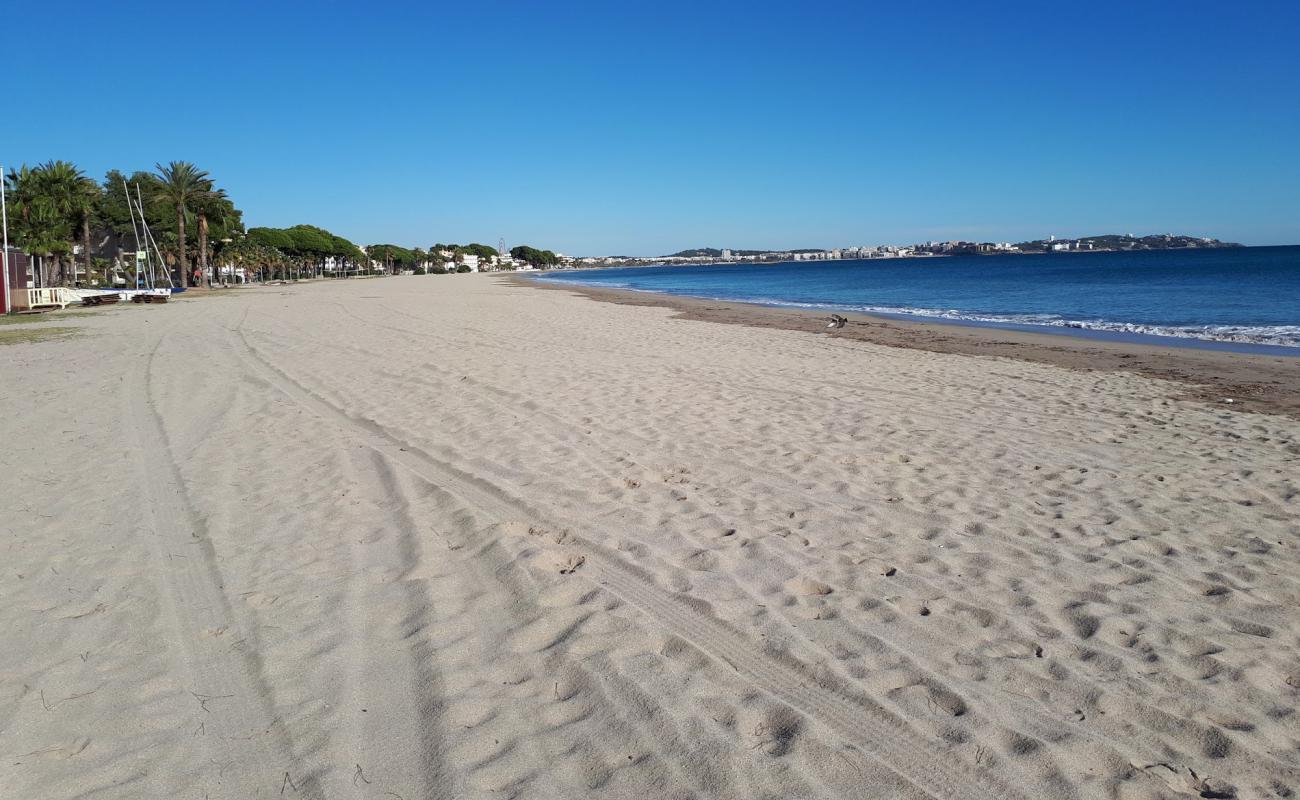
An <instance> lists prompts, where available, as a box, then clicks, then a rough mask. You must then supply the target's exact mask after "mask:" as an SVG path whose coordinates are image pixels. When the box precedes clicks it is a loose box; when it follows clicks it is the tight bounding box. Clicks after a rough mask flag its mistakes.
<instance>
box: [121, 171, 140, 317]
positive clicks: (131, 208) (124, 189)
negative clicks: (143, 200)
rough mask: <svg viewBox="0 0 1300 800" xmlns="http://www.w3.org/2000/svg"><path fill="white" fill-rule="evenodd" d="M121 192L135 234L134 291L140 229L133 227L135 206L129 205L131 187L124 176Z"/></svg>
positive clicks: (137, 267)
mask: <svg viewBox="0 0 1300 800" xmlns="http://www.w3.org/2000/svg"><path fill="white" fill-rule="evenodd" d="M122 194H123V195H124V196H125V197H126V210H127V211H128V212H130V214H131V233H132V234H133V235H134V236H135V283H134V284H132V286H131V289H132V291H134V290H136V289H139V288H140V231H139V230H138V229H137V228H136V227H135V206H133V205H131V188H130V187H129V186H127V185H126V178H122ZM134 296H135V295H131V297H134Z"/></svg>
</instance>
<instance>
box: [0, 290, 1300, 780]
mask: <svg viewBox="0 0 1300 800" xmlns="http://www.w3.org/2000/svg"><path fill="white" fill-rule="evenodd" d="M195 294H197V293H195ZM677 313H678V312H677V311H675V310H674V309H672V308H659V307H650V306H635V305H619V304H615V303H606V302H596V301H594V300H592V299H589V298H586V297H581V296H578V295H576V294H573V293H570V292H568V291H558V290H545V289H541V288H536V287H531V286H525V285H519V284H517V283H512V282H511V281H509V280H507V279H505V278H500V277H494V276H490V275H472V276H469V275H466V276H449V277H434V276H428V277H424V276H412V277H398V278H387V279H383V280H373V281H343V282H319V283H310V284H301V285H291V286H283V287H257V288H248V289H241V290H236V291H232V292H229V293H219V294H216V295H213V296H210V297H206V298H203V297H182V298H180V299H178V300H177V301H176V302H174V303H171V304H168V305H166V306H162V307H148V308H132V307H123V308H114V309H111V310H107V311H103V312H98V313H95V314H84V315H75V316H67V317H61V318H60V319H61V320H63V321H57V322H56V321H47V322H40V323H36V324H35V327H39V326H42V325H51V326H53V325H60V326H72V327H75V328H77V329H78V330H77V331H76V332H75V333H74V335H72V336H69V337H64V338H58V339H54V340H50V341H40V342H29V343H23V344H13V345H6V346H3V347H0V382H2V383H0V385H3V386H4V397H5V399H6V403H5V415H4V418H3V421H2V422H0V438H2V440H3V441H4V443H5V445H4V447H3V448H0V486H3V489H4V491H3V492H2V493H0V509H2V510H3V521H2V522H0V553H2V554H3V556H2V557H0V562H2V563H3V566H4V569H3V571H2V573H0V631H2V632H3V633H2V634H0V636H2V637H3V647H0V755H2V756H3V758H0V787H2V788H0V795H3V796H6V797H9V796H12V797H15V798H19V797H21V798H74V797H94V798H135V797H157V798H171V797H175V798H182V797H183V798H204V797H207V798H212V800H216V799H217V798H280V797H284V798H334V797H347V798H389V797H397V798H399V799H400V800H417V798H448V800H450V799H451V798H462V799H464V798H509V797H517V798H573V797H608V798H626V797H635V798H643V799H645V798H660V797H662V798H760V797H771V798H777V797H781V798H822V797H826V798H831V797H845V798H860V797H869V798H934V799H935V800H949V799H951V800H968V799H973V798H993V797H1000V798H1023V799H1024V800H1030V799H1033V798H1125V799H1126V800H1127V799H1128V798H1175V797H1197V796H1200V797H1240V798H1264V797H1288V796H1293V793H1294V792H1300V749H1298V748H1300V733H1298V731H1300V720H1298V719H1297V716H1296V708H1297V705H1300V613H1298V611H1297V609H1298V608H1300V489H1298V488H1297V475H1300V421H1297V419H1296V418H1295V417H1294V416H1293V415H1285V414H1259V413H1251V412H1249V411H1247V412H1243V411H1239V410H1234V409H1230V408H1225V407H1224V406H1223V404H1222V403H1217V404H1216V403H1213V402H1209V401H1208V400H1207V397H1205V396H1200V395H1198V394H1197V393H1196V392H1191V391H1189V389H1188V386H1187V384H1185V383H1181V382H1177V383H1176V382H1165V381H1162V380H1159V379H1155V378H1152V377H1149V376H1143V375H1136V374H1132V373H1128V372H1120V371H1087V370H1082V369H1070V368H1066V367H1062V366H1056V365H1053V364H1050V363H1033V362H1030V361H1024V360H1017V359H1010V358H994V357H986V356H977V355H969V354H961V353H944V352H934V351H932V350H919V349H906V348H902V347H890V346H884V345H881V344H874V343H871V342H868V341H858V340H855V339H852V338H848V337H845V336H838V335H835V334H825V333H824V332H818V331H819V329H820V328H822V327H824V325H823V324H822V323H820V322H817V321H816V320H812V319H811V318H810V322H809V326H808V330H807V331H799V330H788V329H786V328H788V327H791V325H789V324H784V325H771V326H762V325H757V326H756V325H745V324H719V322H710V321H706V320H701V319H683V318H678V317H677V316H676V314H677ZM726 321H731V322H735V321H736V320H734V319H731V320H726ZM1060 341H1061V343H1062V344H1061V347H1063V348H1067V349H1068V346H1069V345H1068V342H1069V340H1065V339H1062V340H1060ZM1286 369H1289V367H1286Z"/></svg>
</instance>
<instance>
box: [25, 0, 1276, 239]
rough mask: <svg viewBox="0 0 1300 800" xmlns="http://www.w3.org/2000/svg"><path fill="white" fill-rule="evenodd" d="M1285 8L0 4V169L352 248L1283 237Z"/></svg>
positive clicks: (58, 0)
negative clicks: (209, 185)
mask: <svg viewBox="0 0 1300 800" xmlns="http://www.w3.org/2000/svg"><path fill="white" fill-rule="evenodd" d="M1046 6H1054V8H1045V7H1046ZM1298 8H1300V4H1297V3H1295V2H1294V1H1293V0H1290V1H1288V2H1255V1H1254V0H1252V2H1246V3H1227V2H1222V0H1220V1H1219V2H1199V1H1193V2H1136V3H1131V2H1110V1H1102V2H1090V3H1069V4H1066V3H1032V2H1026V3H1010V2H999V3H975V2H927V3H898V2H892V3H887V4H886V3H878V4H872V3H863V2H845V3H820V2H794V0H791V1H790V2H787V3H780V4H776V3H764V2H737V3H725V4H724V3H711V2H705V1H703V0H694V1H693V2H684V3H678V2H627V3H625V2H593V3H565V2H560V1H559V0H555V2H511V3H501V2H461V3H455V4H444V3H414V2H412V3H404V2H392V3H369V4H362V3H359V2H356V3H339V2H330V1H329V0H322V1H321V2H316V3H296V2H281V0H274V1H268V0H259V2H255V3H254V2H243V1H242V0H236V1H235V2H221V3H192V2H191V3H176V2H168V3H162V2H157V3H143V2H135V3H132V2H120V3H119V2H112V3H108V2H105V3H91V2H64V1H62V0H45V1H42V2H33V0H0V28H3V30H4V34H5V36H6V41H7V45H6V49H5V62H6V63H5V68H4V70H3V72H0V75H2V76H3V77H0V80H3V82H4V84H5V85H4V92H3V94H2V95H0V96H2V97H3V98H4V102H5V103H6V114H5V124H4V128H3V132H0V161H3V163H4V164H6V165H13V164H18V163H22V162H24V161H26V162H29V163H30V162H37V161H43V160H46V159H50V158H64V159H69V160H71V161H74V162H75V163H77V164H78V165H79V166H81V167H82V168H84V169H85V170H86V171H87V172H88V173H90V174H92V175H95V176H96V177H99V176H102V175H103V173H104V172H105V171H106V170H108V169H110V168H119V169H123V170H132V169H137V168H151V167H152V165H153V164H154V162H155V161H168V160H172V159H181V160H189V161H194V162H196V163H197V164H199V165H200V166H201V167H203V168H205V169H208V170H209V171H210V172H211V173H212V175H213V176H214V177H215V178H216V179H217V181H218V182H219V183H220V184H221V185H222V186H224V187H225V188H226V189H227V190H228V191H229V192H230V193H231V195H232V196H233V197H234V199H235V200H236V202H237V204H238V205H239V206H240V207H241V208H243V209H244V211H245V219H246V221H247V223H248V224H249V225H271V226H285V225H292V224H296V223H300V222H306V223H311V224H316V225H320V226H322V227H325V228H329V229H330V230H332V231H334V232H336V233H339V234H341V235H344V236H347V237H348V238H351V239H353V240H354V241H357V242H359V243H362V244H366V243H375V242H389V241H391V242H395V243H398V244H404V245H408V246H411V245H420V246H428V245H429V244H431V243H433V242H435V241H458V242H466V241H473V240H478V241H483V242H487V243H490V244H496V242H497V238H498V237H502V236H503V237H505V239H506V242H507V243H508V245H514V244H525V243H526V244H533V245H536V246H540V247H549V248H552V249H555V250H559V251H563V252H566V253H573V254H606V253H625V254H641V255H653V254H660V253H663V252H671V251H675V250H678V249H681V248H685V247H696V246H715V247H757V248H783V247H817V246H839V245H852V244H879V243H884V242H895V243H906V242H910V241H915V240H928V239H950V238H965V239H978V240H1005V239H1012V240H1018V239H1024V238H1039V237H1043V236H1047V235H1048V234H1056V235H1058V236H1064V235H1085V234H1093V233H1108V232H1119V233H1125V232H1132V233H1164V232H1174V233H1190V234H1196V235H1208V236H1218V237H1220V238H1224V239H1232V240H1238V241H1242V242H1245V243H1247V244H1293V243H1300V10H1298Z"/></svg>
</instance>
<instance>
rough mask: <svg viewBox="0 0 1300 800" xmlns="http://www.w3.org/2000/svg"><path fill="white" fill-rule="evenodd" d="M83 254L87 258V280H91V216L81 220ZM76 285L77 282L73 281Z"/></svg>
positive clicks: (83, 217)
mask: <svg viewBox="0 0 1300 800" xmlns="http://www.w3.org/2000/svg"><path fill="white" fill-rule="evenodd" d="M81 252H82V255H84V256H85V257H86V280H87V281H89V280H90V215H89V214H86V215H83V216H82V218H81ZM73 283H76V280H73Z"/></svg>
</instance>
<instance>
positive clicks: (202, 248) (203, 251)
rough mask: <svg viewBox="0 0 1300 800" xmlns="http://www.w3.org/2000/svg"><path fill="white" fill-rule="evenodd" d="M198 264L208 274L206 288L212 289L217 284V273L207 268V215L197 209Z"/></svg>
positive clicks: (208, 263)
mask: <svg viewBox="0 0 1300 800" xmlns="http://www.w3.org/2000/svg"><path fill="white" fill-rule="evenodd" d="M199 266H200V267H202V268H203V271H204V272H206V273H207V275H208V288H209V289H214V288H216V285H217V275H216V272H215V271H212V270H209V266H210V260H209V259H208V215H207V214H205V213H203V209H199Z"/></svg>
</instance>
